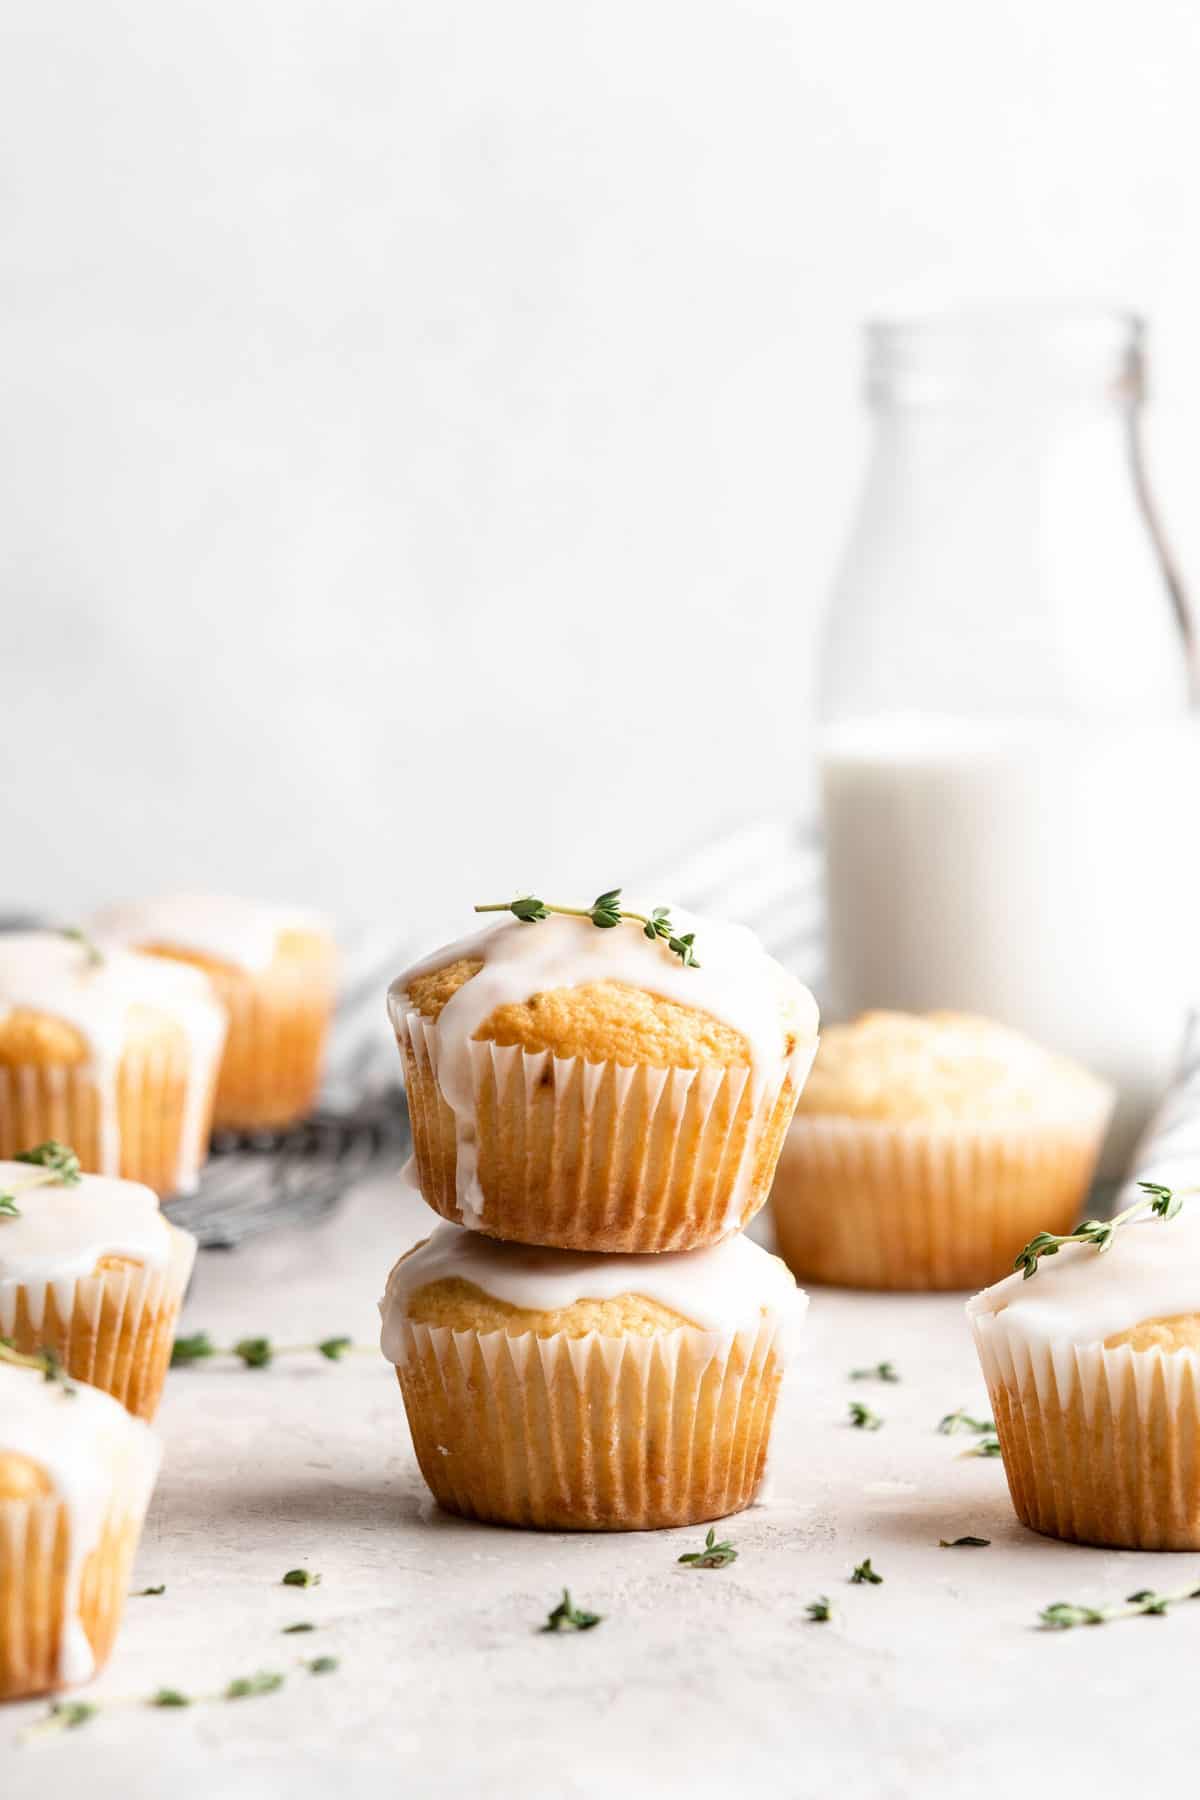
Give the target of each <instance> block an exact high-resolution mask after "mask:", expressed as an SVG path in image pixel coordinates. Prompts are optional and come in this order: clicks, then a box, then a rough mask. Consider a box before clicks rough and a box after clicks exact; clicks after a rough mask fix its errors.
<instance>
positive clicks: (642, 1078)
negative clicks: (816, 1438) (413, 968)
mask: <svg viewBox="0 0 1200 1800" xmlns="http://www.w3.org/2000/svg"><path fill="white" fill-rule="evenodd" d="M394 1018H395V1023H396V1031H397V1039H398V1042H399V1044H400V1050H401V1054H402V1056H403V1058H404V1067H405V1078H406V1084H407V1089H408V1104H409V1113H410V1116H411V1120H412V1128H413V1148H414V1155H415V1159H416V1169H417V1180H418V1183H419V1185H420V1188H421V1192H422V1194H423V1195H424V1197H425V1199H426V1200H427V1201H428V1202H429V1204H430V1206H432V1207H433V1209H434V1211H435V1212H438V1213H440V1214H441V1215H442V1217H443V1218H446V1219H452V1220H454V1221H456V1222H458V1223H460V1224H466V1225H468V1226H470V1227H471V1228H472V1229H474V1230H478V1231H484V1232H487V1233H489V1234H490V1235H491V1236H493V1237H499V1238H510V1239H513V1240H515V1241H516V1242H518V1243H530V1244H549V1245H556V1246H559V1247H561V1248H564V1249H573V1250H592V1251H627V1252H630V1251H637V1252H643V1251H659V1250H694V1249H699V1248H700V1247H701V1246H703V1245H705V1244H710V1243H715V1242H716V1241H717V1240H718V1239H720V1238H722V1237H725V1236H727V1235H728V1234H729V1233H730V1232H732V1231H737V1230H740V1229H741V1228H742V1227H743V1226H745V1225H746V1224H747V1223H748V1222H749V1220H750V1219H751V1218H753V1216H754V1214H755V1213H756V1212H757V1211H758V1209H759V1207H760V1206H761V1205H762V1204H763V1202H764V1200H765V1199H766V1197H767V1193H768V1191H769V1189H770V1185H771V1177H772V1174H773V1173H774V1169H775V1162H776V1159H777V1157H778V1155H779V1150H780V1146H781V1144H782V1142H783V1137H784V1133H785V1132H786V1130H787V1127H788V1124H789V1122H790V1120H791V1117H792V1113H793V1111H794V1110H795V1106H796V1102H797V1100H798V1099H799V1096H800V1091H801V1089H802V1087H803V1086H804V1082H805V1079H806V1077H807V1075H808V1070H809V1068H810V1066H811V1063H812V1058H813V1054H814V1048H815V1047H814V1046H812V1045H805V1046H804V1047H803V1048H801V1049H798V1050H797V1051H796V1052H795V1053H794V1055H793V1056H792V1057H791V1058H790V1059H789V1061H788V1062H787V1063H786V1064H785V1065H783V1066H782V1067H781V1069H780V1071H779V1074H778V1076H777V1077H776V1078H774V1079H772V1080H770V1081H762V1080H760V1081H756V1080H755V1079H754V1078H753V1077H752V1074H751V1071H750V1070H749V1069H747V1068H729V1069H725V1068H716V1067H708V1068H702V1069H651V1068H646V1067H642V1066H638V1067H633V1068H630V1067H625V1066H623V1065H621V1064H618V1063H611V1062H606V1063H588V1062H585V1061H583V1059H582V1058H580V1057H556V1056H554V1055H552V1054H551V1052H549V1051H541V1052H537V1053H531V1052H528V1051H526V1050H523V1049H522V1048H521V1047H520V1046H518V1045H511V1046H500V1045H496V1044H491V1043H480V1042H472V1043H471V1045H470V1046H469V1048H470V1055H471V1073H472V1081H473V1084H474V1096H475V1135H474V1140H473V1142H472V1143H470V1144H467V1145H464V1146H462V1152H463V1155H464V1159H466V1158H469V1159H470V1164H469V1166H465V1167H460V1166H459V1148H460V1147H459V1146H458V1145H457V1143H456V1134H455V1120H454V1114H453V1113H452V1112H451V1110H450V1107H449V1106H448V1105H447V1104H446V1101H445V1100H444V1099H443V1098H442V1095H441V1091H440V1089H439V1087H438V1082H437V1064H438V1028H437V1025H436V1023H435V1022H434V1021H433V1020H430V1019H424V1018H422V1016H421V1015H420V1014H419V1013H416V1012H407V1013H405V1012H404V1011H403V1010H402V1009H400V1010H398V1011H397V1012H396V1013H395V1014H394Z"/></svg>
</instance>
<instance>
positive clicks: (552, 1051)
mask: <svg viewBox="0 0 1200 1800" xmlns="http://www.w3.org/2000/svg"><path fill="white" fill-rule="evenodd" d="M604 900H605V901H607V902H608V905H607V906H604V905H602V903H601V902H597V903H596V904H595V905H594V906H593V907H592V908H591V909H581V912H580V914H579V915H578V916H567V915H560V914H557V913H552V914H550V915H548V914H547V911H546V909H544V908H541V906H540V903H536V902H532V903H521V902H518V903H516V907H514V911H515V912H516V916H515V917H512V918H509V919H506V920H505V921H504V922H503V923H502V924H500V925H498V926H495V927H492V928H491V929H489V930H487V931H485V932H483V933H480V934H479V935H477V936H476V937H473V938H470V939H467V940H464V941H462V942H460V943H457V944H454V945H450V946H448V947H446V948H445V949H443V950H441V951H439V952H437V953H436V954H435V955H433V956H431V957H429V958H428V959H427V960H426V961H424V962H423V963H421V964H419V965H417V966H416V967H415V968H413V969H410V970H408V971H407V972H406V973H405V974H404V975H402V976H401V977H400V978H399V979H398V980H397V981H396V982H395V983H394V984H393V986H392V988H391V990H390V993H389V1011H390V1014H391V1018H392V1023H393V1025H394V1028H395V1031H396V1036H397V1039H398V1041H399V1044H400V1049H401V1053H402V1056H403V1059H404V1065H405V1072H406V1081H407V1088H408V1098H409V1109H410V1113H411V1116H412V1125H413V1138H414V1169H415V1178H416V1181H417V1184H418V1186H419V1188H420V1191H421V1193H422V1194H423V1196H424V1198H425V1199H426V1201H427V1202H428V1203H429V1205H430V1206H432V1207H433V1209H434V1210H435V1211H436V1212H438V1213H439V1214H441V1215H442V1217H443V1219H444V1220H446V1221H448V1222H447V1223H445V1224H443V1225H441V1226H440V1227H439V1228H438V1229H437V1230H436V1231H435V1232H434V1234H433V1236H432V1237H431V1238H430V1239H428V1240H427V1241H426V1242H424V1243H422V1244H420V1245H418V1246H417V1247H416V1249H414V1250H412V1251H410V1252H409V1253H408V1255H407V1256H405V1257H402V1258H401V1260H400V1261H399V1262H398V1263H397V1264H396V1266H395V1268H394V1269H393V1270H392V1273H391V1276H390V1278H389V1281H388V1287H387V1293H386V1295H385V1297H384V1300H383V1302H382V1303H381V1311H382V1315H383V1335H382V1347H383V1351H384V1354H385V1356H387V1357H388V1359H389V1360H390V1361H391V1362H393V1363H394V1364H395V1366H396V1370H397V1375H398V1378H399V1382H400V1386H401V1389H402V1391H403V1395H404V1401H405V1406H406V1409H407V1412H408V1417H409V1424H410V1426H411V1429H412V1435H413V1442H414V1446H415V1449H416V1453H417V1459H418V1461H419V1463H420V1466H421V1470H422V1473H423V1475H424V1477H425V1479H426V1481H427V1482H428V1484H429V1486H430V1488H431V1489H432V1491H433V1493H434V1495H435V1497H436V1498H437V1500H438V1501H439V1502H440V1503H441V1504H442V1505H444V1506H446V1507H447V1508H449V1509H450V1510H451V1511H454V1512H459V1513H463V1514H466V1515H468V1516H472V1517H477V1518H482V1519H490V1520H495V1521H497V1522H501V1523H505V1524H515V1525H532V1526H543V1527H555V1528H567V1529H572V1528H574V1529H594V1530H633V1529H644V1528H648V1527H654V1526H664V1525H682V1524H687V1523H691V1522H693V1521H696V1520H702V1519H709V1518H716V1517H719V1516H721V1515H722V1514H725V1513H729V1512H734V1511H737V1510H738V1509H739V1508H741V1507H743V1506H746V1505H747V1504H749V1502H750V1501H751V1499H752V1498H753V1496H754V1493H755V1491H756V1489H757V1487H758V1484H759V1482H760V1480H761V1476H762V1471H763V1466H764V1462H765V1457H766V1449H767V1441H768V1437H769V1433H770V1427H771V1421H772V1416H773V1413H774V1408H775V1402H776V1397H777V1394H778V1388H779V1382H780V1378H781V1375H782V1371H783V1367H784V1364H785V1361H786V1359H787V1354H788V1349H789V1343H790V1337H791V1333H792V1331H793V1330H794V1328H795V1326H796V1325H797V1324H798V1323H799V1321H800V1319H801V1318H802V1316H803V1311H804V1308H805V1306H806V1304H807V1302H806V1300H805V1297H804V1296H803V1295H802V1294H800V1293H799V1291H798V1290H797V1289H796V1287H795V1284H794V1282H793V1280H792V1278H791V1276H790V1275H789V1274H788V1272H787V1270H786V1269H785V1268H784V1266H783V1265H782V1264H781V1263H780V1262H779V1261H778V1260H777V1259H776V1258H774V1257H771V1256H768V1255H767V1254H766V1252H764V1251H762V1250H760V1249H759V1248H758V1247H757V1246H756V1245H754V1244H752V1243H750V1242H749V1241H748V1240H746V1239H744V1238H742V1237H740V1236H738V1235H736V1234H737V1233H739V1232H740V1231H741V1230H742V1228H743V1227H744V1226H745V1225H746V1224H747V1223H748V1222H749V1220H750V1219H751V1217H752V1216H753V1215H754V1213H755V1212H757V1210H758V1208H759V1207H760V1206H761V1205H762V1203H763V1201H764V1200H765V1198H766V1195H767V1192H768V1190H769V1188H770V1184H771V1179H772V1175H773V1173H774V1168H775V1162H776V1159H777V1157H778V1154H779V1149H780V1145H781V1143H782V1140H783V1136H784V1133H785V1132H786V1130H787V1127H788V1123H789V1121H790V1119H791V1116H792V1113H793V1111H794V1109H795V1105H796V1101H797V1099H798V1098H799V1094H800V1090H801V1088H802V1087H803V1084H804V1080H805V1078H806V1076H807V1073H808V1069H809V1066H810V1064H811V1061H812V1056H813V1053H814V1050H815V1047H816V1026H817V1016H816V1008H815V1006H814V1004H813V1001H812V997H811V996H810V995H809V994H808V992H807V990H805V989H804V988H802V987H801V986H800V985H799V984H798V983H797V982H795V981H794V980H792V978H791V977H789V976H788V975H787V974H786V973H785V972H784V971H783V969H781V968H780V967H779V965H778V964H776V963H775V962H773V961H772V960H771V958H770V957H768V956H767V955H766V953H765V952H764V951H763V949H762V947H761V946H760V945H759V943H758V941H757V939H756V938H755V937H754V936H753V934H752V933H750V932H748V931H746V930H744V929H743V928H741V927H734V926H729V925H722V924H717V923H715V922H705V921H700V920H683V919H680V918H678V917H677V918H676V920H675V922H674V924H673V925H670V926H669V927H666V926H664V925H663V923H662V913H661V910H660V912H659V913H658V914H648V915H644V916H643V917H641V919H640V921H639V920H638V919H637V917H636V916H631V915H630V914H629V913H628V912H625V913H622V912H621V910H620V909H619V906H618V905H617V897H616V896H612V895H609V896H605V897H604ZM517 907H520V908H522V910H517ZM531 908H532V909H533V910H532V914H531V911H530V909H531ZM523 914H524V916H523ZM639 923H640V925H641V927H642V928H641V929H639V928H638V927H639ZM598 925H602V926H603V927H605V928H602V929H597V926H598Z"/></svg>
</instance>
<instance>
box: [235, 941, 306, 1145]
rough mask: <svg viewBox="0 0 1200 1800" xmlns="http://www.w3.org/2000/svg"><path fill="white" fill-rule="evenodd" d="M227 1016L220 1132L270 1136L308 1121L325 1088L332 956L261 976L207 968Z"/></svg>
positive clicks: (290, 963) (280, 965) (282, 964)
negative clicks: (324, 1075)
mask: <svg viewBox="0 0 1200 1800" xmlns="http://www.w3.org/2000/svg"><path fill="white" fill-rule="evenodd" d="M205 972H206V973H207V975H208V976H209V979H210V980H211V982H212V984H213V987H214V988H215V990H216V993H217V997H218V999H219V1000H220V1001H221V1004H222V1005H223V1006H224V1007H225V1009H226V1011H227V1013H228V1015H229V1030H228V1034H227V1036H226V1039H225V1051H224V1055H223V1056H222V1059H221V1073H220V1078H219V1080H218V1083H217V1098H216V1113H215V1123H216V1125H217V1127H218V1129H219V1130H230V1131H272V1130H280V1129H282V1128H283V1127H284V1126H287V1125H292V1124H294V1123H295V1122H296V1120H297V1119H302V1118H303V1117H304V1116H305V1115H306V1114H307V1113H308V1112H310V1111H311V1109H312V1106H313V1104H314V1102H315V1100H316V1096H317V1090H318V1088H319V1087H320V1084H321V1068H322V1062H323V1058H324V1053H325V1039H326V1036H327V1033H328V1030H329V1020H330V1014H331V1012H332V1010H333V998H334V986H333V955H332V950H331V951H330V955H329V957H328V959H317V958H292V959H285V960H281V961H278V962H276V963H274V964H272V965H271V967H270V968H268V969H264V970H262V971H261V972H260V973H255V974H250V973H247V972H245V971H242V970H225V969H221V968H214V967H212V966H211V965H206V966H205Z"/></svg>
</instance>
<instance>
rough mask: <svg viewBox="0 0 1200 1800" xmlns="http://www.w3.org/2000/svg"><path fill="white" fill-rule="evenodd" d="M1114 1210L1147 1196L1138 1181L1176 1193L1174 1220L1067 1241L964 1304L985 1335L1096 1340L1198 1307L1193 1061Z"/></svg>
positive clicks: (1197, 1111)
mask: <svg viewBox="0 0 1200 1800" xmlns="http://www.w3.org/2000/svg"><path fill="white" fill-rule="evenodd" d="M1133 1167H1134V1170H1135V1173H1134V1175H1133V1176H1131V1177H1130V1179H1129V1180H1128V1181H1127V1182H1126V1184H1125V1186H1124V1187H1123V1188H1122V1190H1121V1192H1120V1193H1119V1194H1118V1196H1117V1198H1116V1200H1115V1202H1114V1204H1113V1210H1114V1212H1120V1211H1122V1210H1123V1209H1124V1208H1125V1207H1127V1206H1131V1205H1132V1204H1133V1203H1134V1201H1135V1200H1144V1199H1145V1198H1146V1196H1145V1194H1144V1193H1143V1192H1142V1190H1141V1188H1140V1187H1139V1185H1138V1184H1139V1182H1141V1181H1153V1182H1159V1183H1161V1184H1162V1185H1163V1186H1164V1187H1170V1188H1173V1189H1175V1191H1176V1192H1177V1193H1180V1194H1183V1195H1184V1196H1185V1197H1184V1202H1183V1209H1182V1211H1181V1212H1180V1213H1178V1214H1177V1215H1176V1217H1175V1218H1173V1219H1158V1218H1155V1217H1154V1216H1153V1215H1147V1216H1146V1217H1145V1218H1143V1219H1138V1220H1135V1221H1134V1222H1133V1223H1132V1224H1129V1225H1124V1226H1122V1227H1121V1229H1120V1230H1119V1231H1118V1232H1117V1233H1116V1235H1115V1237H1114V1239H1113V1242H1112V1244H1111V1246H1110V1248H1109V1249H1108V1250H1106V1251H1104V1252H1102V1253H1101V1252H1097V1251H1096V1250H1094V1249H1092V1248H1091V1247H1090V1246H1089V1245H1087V1244H1068V1245H1067V1246H1066V1247H1065V1248H1064V1249H1062V1250H1060V1251H1059V1252H1058V1254H1057V1255H1056V1256H1052V1257H1043V1259H1042V1261H1041V1262H1040V1263H1039V1265H1038V1271H1037V1274H1036V1275H1033V1276H1031V1277H1030V1278H1029V1280H1028V1281H1026V1280H1025V1279H1024V1277H1023V1276H1022V1275H1020V1274H1019V1273H1018V1274H1013V1275H1009V1276H1006V1278H1005V1279H1004V1280H1003V1281H1000V1282H997V1283H996V1284H995V1285H994V1286H992V1287H990V1288H986V1289H985V1290H984V1292H983V1293H982V1294H977V1295H976V1296H975V1298H974V1299H973V1300H971V1301H969V1302H968V1305H967V1313H968V1316H969V1317H970V1318H971V1319H972V1321H973V1322H974V1321H979V1320H984V1321H985V1322H986V1326H987V1331H988V1333H989V1335H992V1336H994V1335H995V1334H997V1333H998V1334H999V1336H1000V1339H1001V1340H1005V1339H1011V1341H1012V1343H1013V1344H1017V1343H1019V1342H1021V1340H1024V1341H1025V1342H1026V1343H1028V1344H1031V1345H1037V1346H1040V1347H1042V1348H1048V1347H1050V1346H1055V1347H1061V1346H1064V1345H1089V1344H1100V1343H1103V1341H1104V1339H1105V1338H1107V1337H1111V1336H1112V1335H1113V1334H1114V1333H1116V1332H1119V1331H1128V1330H1130V1329H1131V1328H1132V1327H1133V1326H1135V1325H1140V1324H1141V1323H1142V1322H1143V1321H1144V1320H1147V1319H1169V1318H1173V1317H1174V1316H1175V1315H1177V1314H1179V1313H1195V1312H1200V1191H1197V1192H1195V1193H1189V1192H1188V1190H1190V1189H1197V1190H1200V1066H1198V1067H1197V1068H1196V1069H1194V1070H1193V1071H1192V1072H1191V1074H1190V1075H1189V1076H1188V1077H1187V1079H1186V1080H1184V1081H1182V1082H1181V1083H1180V1084H1179V1085H1178V1087H1176V1088H1175V1089H1173V1090H1172V1092H1171V1093H1170V1094H1169V1095H1168V1097H1167V1099H1166V1101H1165V1102H1164V1104H1163V1106H1162V1108H1161V1109H1160V1111H1159V1113H1158V1115H1157V1117H1156V1118H1155V1120H1154V1121H1153V1123H1152V1124H1151V1126H1150V1128H1149V1130H1148V1131H1147V1133H1146V1135H1145V1137H1144V1138H1143V1139H1142V1142H1141V1144H1140V1145H1139V1146H1138V1149H1137V1152H1136V1154H1135V1157H1134V1162H1133Z"/></svg>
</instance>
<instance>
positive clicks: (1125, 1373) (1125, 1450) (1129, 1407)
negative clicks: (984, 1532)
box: [967, 1296, 1200, 1550]
mask: <svg viewBox="0 0 1200 1800" xmlns="http://www.w3.org/2000/svg"><path fill="white" fill-rule="evenodd" d="M982 1298H983V1297H982V1296H981V1297H980V1300H979V1301H973V1302H971V1303H970V1305H969V1306H968V1308H967V1314H968V1318H969V1319H970V1323H971V1330H972V1333H973V1336H974V1339H975V1346H976V1349H977V1350H978V1352H979V1360H980V1363H981V1365H982V1367H983V1374H984V1379H985V1380H986V1382H987V1385H988V1392H989V1394H990V1396H991V1402H992V1410H993V1414H994V1417H995V1421H996V1430H997V1434H998V1436H999V1439H1000V1447H1001V1451H1002V1452H1003V1456H1004V1470H1005V1474H1006V1475H1007V1477H1008V1486H1009V1492H1010V1494H1011V1495H1012V1502H1013V1506H1014V1508H1015V1509H1016V1513H1017V1516H1018V1518H1020V1519H1021V1521H1022V1523H1024V1524H1026V1525H1028V1526H1030V1527H1032V1529H1033V1530H1034V1531H1040V1532H1044V1533H1045V1534H1046V1535H1047V1536H1050V1537H1057V1538H1067V1539H1069V1540H1071V1541H1073V1542H1076V1543H1082V1544H1099V1545H1107V1546H1111V1547H1115V1548H1120V1549H1126V1550H1200V1355H1197V1353H1196V1352H1195V1351H1192V1350H1174V1351H1163V1350H1158V1349H1150V1350H1133V1349H1131V1348H1130V1346H1129V1345H1128V1344H1122V1345H1119V1346H1118V1347H1116V1348H1115V1349H1111V1350H1110V1349H1106V1348H1105V1347H1104V1345H1103V1344H1087V1345H1079V1344H1069V1343H1055V1344H1043V1343H1039V1342H1034V1341H1030V1340H1029V1339H1028V1338H1026V1337H1025V1335H1024V1334H1023V1333H1021V1332H1019V1331H1017V1330H1016V1329H1015V1328H1014V1327H1013V1326H1011V1325H1010V1324H1009V1322H1008V1320H1007V1318H1006V1317H1005V1314H1004V1313H1003V1312H1000V1313H994V1312H992V1311H990V1310H989V1309H988V1308H987V1307H986V1306H985V1305H983V1304H982Z"/></svg>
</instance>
